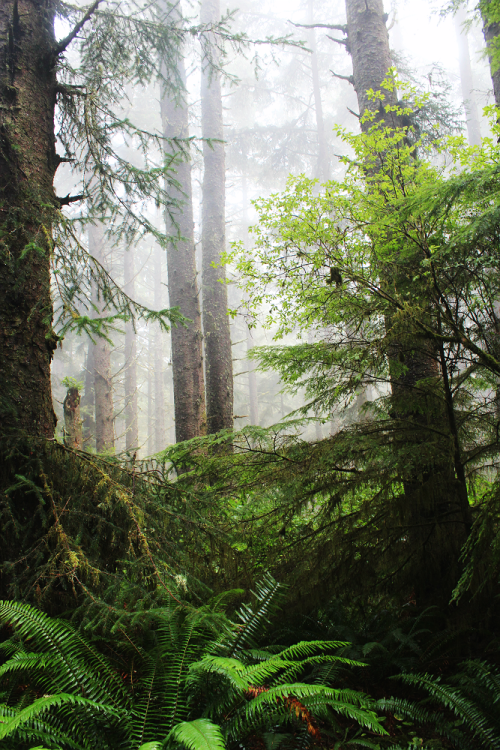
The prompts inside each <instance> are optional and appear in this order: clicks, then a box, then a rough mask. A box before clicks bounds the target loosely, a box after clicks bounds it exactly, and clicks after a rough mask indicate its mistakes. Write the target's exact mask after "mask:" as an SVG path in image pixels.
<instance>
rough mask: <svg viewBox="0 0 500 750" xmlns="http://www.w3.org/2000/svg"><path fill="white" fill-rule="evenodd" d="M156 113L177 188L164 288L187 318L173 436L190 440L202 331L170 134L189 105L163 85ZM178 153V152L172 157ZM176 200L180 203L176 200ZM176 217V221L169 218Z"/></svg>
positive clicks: (181, 335) (183, 186)
mask: <svg viewBox="0 0 500 750" xmlns="http://www.w3.org/2000/svg"><path fill="white" fill-rule="evenodd" d="M178 67H179V75H180V78H181V80H182V81H183V83H184V91H183V92H181V93H182V95H183V96H186V90H185V80H186V73H185V67H184V61H183V60H182V59H179V63H178ZM161 116H162V123H163V135H164V137H165V139H169V140H165V142H164V143H165V157H166V159H170V158H176V159H177V161H176V165H175V171H176V179H177V181H178V183H179V188H178V189H175V188H172V189H171V191H170V193H171V197H172V200H173V201H176V202H177V206H175V205H174V206H172V207H171V211H172V214H173V219H171V218H169V216H167V217H166V228H167V234H170V235H171V236H172V241H171V242H170V243H169V245H168V248H167V273H168V293H169V300H170V301H169V304H170V306H171V307H177V308H179V311H180V312H181V313H182V314H183V315H184V316H185V317H186V318H188V319H189V320H190V321H191V322H190V323H189V324H188V325H187V326H178V327H177V328H175V327H173V328H172V369H173V379H174V412H175V438H176V441H177V442H181V441H183V440H190V439H191V438H193V437H196V436H198V435H201V434H203V433H204V432H205V430H206V422H205V420H206V416H205V385H204V378H203V355H202V338H203V337H202V332H201V315H200V302H199V296H198V282H197V277H196V259H195V246H194V231H193V198H192V189H191V163H190V161H189V159H188V155H179V154H178V146H176V145H175V144H174V143H172V141H171V139H175V138H181V139H187V138H188V137H189V124H188V107H187V103H186V101H185V100H175V99H174V98H172V97H171V96H169V95H167V93H166V92H165V90H164V89H163V90H162V95H161ZM175 154H177V156H175ZM179 204H181V205H179ZM174 222H175V223H174Z"/></svg>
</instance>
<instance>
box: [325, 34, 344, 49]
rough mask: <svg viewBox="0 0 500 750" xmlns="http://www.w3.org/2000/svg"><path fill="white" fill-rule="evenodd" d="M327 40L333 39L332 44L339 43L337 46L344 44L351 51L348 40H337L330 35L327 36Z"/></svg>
mask: <svg viewBox="0 0 500 750" xmlns="http://www.w3.org/2000/svg"><path fill="white" fill-rule="evenodd" d="M326 38H327V39H331V41H332V42H337V44H342V45H343V46H344V47H345V48H346V49H349V45H348V42H347V39H336V38H335V37H334V36H330V34H327V35H326Z"/></svg>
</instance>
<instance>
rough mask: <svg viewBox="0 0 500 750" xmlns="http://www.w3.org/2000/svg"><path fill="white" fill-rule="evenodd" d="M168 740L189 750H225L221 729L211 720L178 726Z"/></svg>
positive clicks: (196, 720)
mask: <svg viewBox="0 0 500 750" xmlns="http://www.w3.org/2000/svg"><path fill="white" fill-rule="evenodd" d="M168 740H175V741H176V742H178V743H180V744H181V745H184V746H185V747H187V748H188V749H189V750H225V747H226V746H225V744H224V737H223V736H222V732H221V730H220V727H219V726H217V724H213V723H212V722H211V721H209V719H195V720H194V721H183V722H181V723H180V724H177V725H176V726H175V727H174V728H173V729H172V730H171V731H170V733H169V735H168V737H167V741H168Z"/></svg>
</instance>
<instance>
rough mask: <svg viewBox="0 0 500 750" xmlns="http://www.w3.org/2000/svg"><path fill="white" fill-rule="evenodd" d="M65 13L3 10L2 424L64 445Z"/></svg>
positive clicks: (36, 7) (41, 7)
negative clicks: (54, 259)
mask: <svg viewBox="0 0 500 750" xmlns="http://www.w3.org/2000/svg"><path fill="white" fill-rule="evenodd" d="M54 8H55V3H54V2H51V0H48V2H44V3H41V2H38V0H37V1H35V0H12V1H10V0H4V1H3V2H2V3H1V6H0V229H1V234H0V383H1V395H0V424H1V427H2V430H12V429H20V430H22V431H25V432H27V433H29V434H31V435H43V436H45V437H48V438H51V437H53V435H54V429H55V424H56V417H55V414H54V410H53V408H52V395H51V386H50V361H51V358H52V352H53V350H54V349H55V347H56V345H57V337H56V336H55V334H54V332H53V329H52V300H51V295H50V254H51V224H52V220H53V216H54V210H55V208H56V199H55V195H54V189H53V186H52V182H53V178H54V174H55V171H56V168H57V164H58V161H57V156H56V149H55V138H54V107H55V101H56V83H57V82H56V74H55V63H56V58H57V55H56V53H55V39H54Z"/></svg>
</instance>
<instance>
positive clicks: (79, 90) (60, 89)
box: [56, 82, 87, 97]
mask: <svg viewBox="0 0 500 750" xmlns="http://www.w3.org/2000/svg"><path fill="white" fill-rule="evenodd" d="M85 88H86V87H85V86H68V85H66V84H64V83H59V82H58V83H57V84H56V94H63V96H83V97H86V96H87V92H86V90H85Z"/></svg>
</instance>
